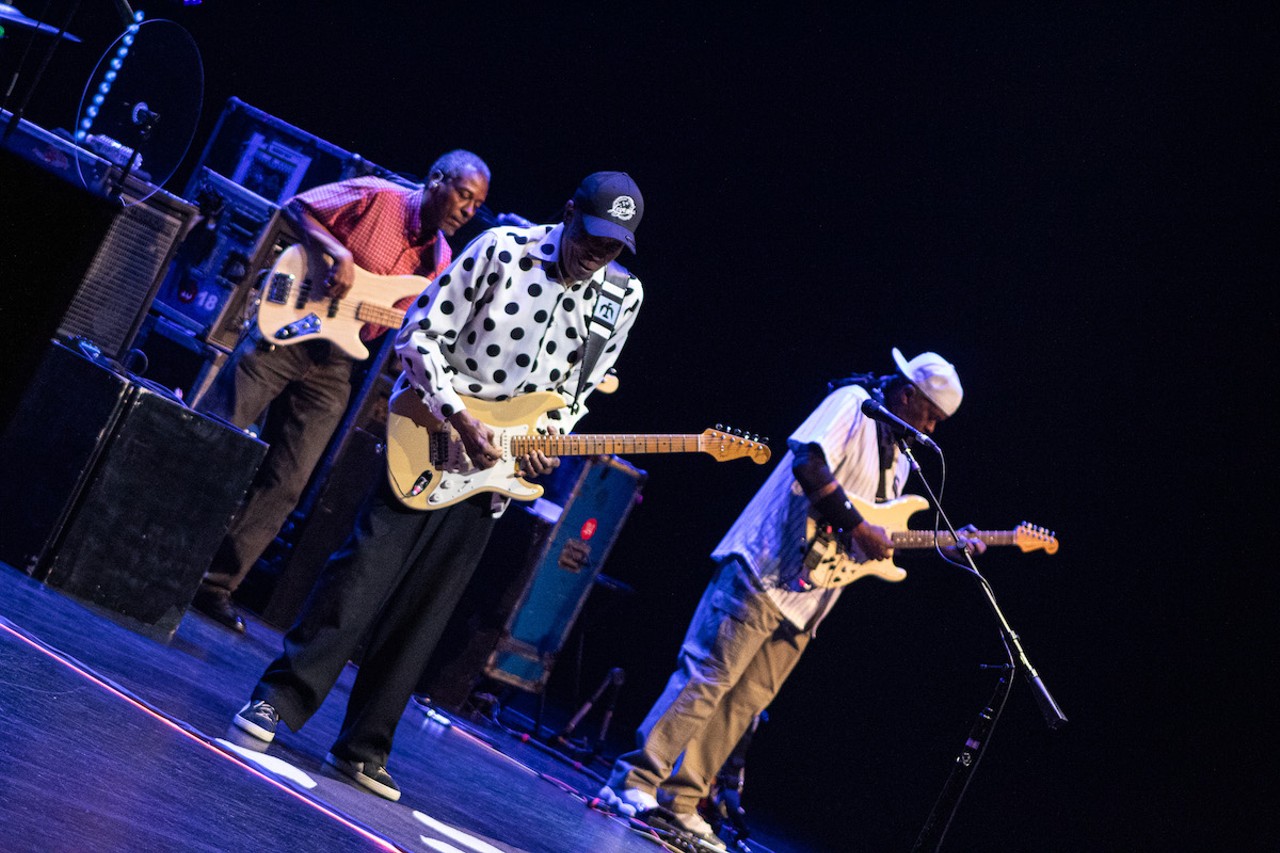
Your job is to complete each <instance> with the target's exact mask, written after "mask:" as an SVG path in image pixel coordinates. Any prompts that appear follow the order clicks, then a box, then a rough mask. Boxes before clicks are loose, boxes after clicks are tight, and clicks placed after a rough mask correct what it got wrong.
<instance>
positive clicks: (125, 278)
mask: <svg viewBox="0 0 1280 853" xmlns="http://www.w3.org/2000/svg"><path fill="white" fill-rule="evenodd" d="M146 192H147V190H145V189H142V188H138V187H131V188H129V189H126V190H125V193H124V199H125V202H126V205H127V206H126V207H124V209H122V210H121V211H120V213H119V214H118V215H117V216H116V218H115V221H114V222H113V223H112V224H111V227H110V228H109V229H108V230H107V235H106V237H105V238H104V239H103V241H102V244H101V245H100V246H99V247H98V251H97V254H96V255H94V258H93V262H92V263H91V264H90V265H89V271H88V272H87V273H85V277H84V281H82V282H81V283H80V287H79V289H78V290H77V291H76V294H75V296H74V297H72V299H71V304H70V305H69V306H68V307H67V313H66V314H65V315H64V316H63V318H62V322H61V324H59V326H58V334H59V335H60V336H62V337H73V336H77V335H79V336H82V337H86V338H89V339H90V340H92V341H93V342H94V343H95V344H97V346H98V348H99V349H100V350H102V352H103V353H104V354H106V355H107V356H109V357H111V358H119V357H120V356H121V355H123V354H124V353H125V352H126V351H127V350H128V349H129V347H130V346H131V345H132V343H133V339H134V336H135V335H137V333H138V327H139V326H141V325H142V321H143V319H144V318H145V317H146V315H147V308H148V307H149V306H150V305H151V300H152V299H153V298H154V297H155V293H156V289H157V288H158V287H159V286H160V282H161V279H162V278H163V276H164V273H165V270H166V269H167V268H168V266H169V261H170V260H171V259H172V258H173V254H174V251H175V250H176V249H177V246H178V241H179V240H181V239H182V236H183V234H184V232H185V231H186V229H187V226H188V224H189V223H190V222H191V219H192V217H194V216H195V212H196V209H195V207H193V206H192V205H190V204H188V203H187V202H185V201H183V200H182V199H180V198H177V197H176V196H172V195H169V194H168V193H166V192H164V191H163V190H157V191H155V192H151V193H150V195H147V196H146V197H145V200H141V201H139V198H140V196H141V195H142V194H145V193H146Z"/></svg>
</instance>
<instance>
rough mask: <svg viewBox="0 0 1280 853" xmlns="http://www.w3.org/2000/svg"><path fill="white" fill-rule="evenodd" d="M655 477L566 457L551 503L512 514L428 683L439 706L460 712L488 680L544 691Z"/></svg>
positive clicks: (602, 461) (613, 463) (547, 498)
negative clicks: (643, 491) (647, 483)
mask: <svg viewBox="0 0 1280 853" xmlns="http://www.w3.org/2000/svg"><path fill="white" fill-rule="evenodd" d="M646 476H647V475H646V474H645V472H644V471H641V470H639V469H637V468H634V467H632V466H631V465H629V464H627V463H626V462H625V461H623V460H621V459H618V458H617V457H607V456H599V457H587V458H576V459H570V458H566V459H564V460H562V464H561V466H560V468H559V469H558V470H557V471H556V474H555V476H554V477H553V478H552V482H551V483H550V484H549V485H548V488H547V491H546V494H545V495H544V497H542V498H539V499H538V500H536V501H534V502H533V503H532V504H518V505H514V506H512V507H511V508H510V509H508V511H507V513H506V516H505V517H504V518H503V519H502V521H500V522H499V524H498V527H497V529H496V530H495V531H494V536H493V539H492V541H491V542H490V544H489V547H488V548H487V549H486V550H485V554H484V557H483V558H482V559H481V563H480V565H479V567H478V568H477V569H476V574H475V576H474V577H473V579H472V581H471V583H470V584H469V585H468V587H467V591H466V593H464V595H463V599H462V602H461V603H460V604H459V606H458V609H457V611H455V613H454V616H453V617H452V618H451V619H450V622H449V625H448V626H447V627H446V629H445V634H444V636H443V637H442V638H441V641H440V644H439V645H438V647H437V649H436V652H435V654H434V655H433V656H432V660H431V662H430V663H429V664H428V666H427V670H426V672H425V673H424V676H423V678H422V681H421V683H420V685H419V686H420V688H421V689H422V690H423V692H426V693H427V694H428V695H430V696H431V699H432V701H433V702H435V703H437V704H439V705H441V706H443V707H446V708H453V709H457V708H459V707H461V705H462V704H463V703H464V702H465V701H466V699H467V697H468V695H469V694H470V692H471V689H472V687H473V686H474V685H475V683H476V682H477V681H479V680H480V679H481V678H483V677H486V676H487V677H489V678H492V679H494V680H495V681H499V682H502V683H504V684H508V685H511V686H513V687H517V688H519V689H521V690H524V691H527V692H530V693H541V692H542V691H543V690H544V688H545V687H546V684H547V680H548V679H549V678H550V677H551V672H552V669H553V668H554V666H555V663H556V658H557V656H558V655H559V653H560V650H561V649H562V648H563V646H564V641H565V639H566V637H567V636H568V634H569V631H570V630H571V629H572V628H573V624H574V622H575V621H576V620H577V618H578V614H579V613H580V612H581V610H582V606H583V605H584V604H585V603H586V600H587V596H588V595H589V594H590V592H591V589H592V587H593V585H594V584H595V583H596V579H597V577H598V576H599V574H600V570H601V569H602V568H603V566H604V563H605V559H606V558H607V557H608V555H609V551H610V549H611V548H612V547H613V544H614V542H616V541H617V538H618V534H619V533H621V531H622V526H623V524H624V523H625V522H626V519H627V516H628V515H629V514H630V512H631V508H632V507H633V506H634V505H635V504H636V503H637V502H638V501H639V499H640V491H641V489H642V488H643V486H644V481H645V479H646ZM513 569H514V570H513Z"/></svg>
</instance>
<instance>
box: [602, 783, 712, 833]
mask: <svg viewBox="0 0 1280 853" xmlns="http://www.w3.org/2000/svg"><path fill="white" fill-rule="evenodd" d="M596 796H598V797H599V798H600V800H601V801H602V802H603V803H604V804H605V805H606V806H608V807H609V808H610V809H612V810H613V811H615V812H617V813H618V814H620V815H622V816H623V817H635V816H636V815H638V814H643V813H645V812H648V811H653V810H654V809H656V808H657V807H658V801H657V799H655V798H654V796H653V794H646V793H645V792H644V791H641V790H638V789H636V788H623V789H622V790H621V791H619V792H617V793H614V790H613V789H612V788H610V787H609V786H608V785H605V786H604V787H603V788H601V789H600V793H599V794H597V795H596ZM707 828H708V829H710V827H707Z"/></svg>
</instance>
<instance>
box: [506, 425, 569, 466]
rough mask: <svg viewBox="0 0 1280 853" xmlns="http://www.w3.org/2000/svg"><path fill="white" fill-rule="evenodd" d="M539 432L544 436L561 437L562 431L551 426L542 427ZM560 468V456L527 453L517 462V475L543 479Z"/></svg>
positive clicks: (539, 452) (540, 452)
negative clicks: (544, 475)
mask: <svg viewBox="0 0 1280 853" xmlns="http://www.w3.org/2000/svg"><path fill="white" fill-rule="evenodd" d="M538 432H539V433H542V434H543V435H559V434H560V429H559V428H558V427H554V426H549V427H546V428H545V429H543V428H541V427H540V428H539V429H538ZM559 467H560V457H559V456H548V455H547V454H545V453H543V452H542V451H541V450H535V451H534V452H532V453H527V454H525V455H524V456H521V457H520V458H519V459H517V460H516V473H517V474H519V475H520V476H521V477H541V476H542V475H543V474H550V473H551V472H552V471H554V470H556V469H557V468H559Z"/></svg>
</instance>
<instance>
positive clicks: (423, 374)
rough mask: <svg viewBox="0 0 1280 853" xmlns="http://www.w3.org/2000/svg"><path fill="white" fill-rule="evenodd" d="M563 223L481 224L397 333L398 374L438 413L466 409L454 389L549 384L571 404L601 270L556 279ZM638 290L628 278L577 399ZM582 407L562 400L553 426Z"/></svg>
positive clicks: (483, 393)
mask: <svg viewBox="0 0 1280 853" xmlns="http://www.w3.org/2000/svg"><path fill="white" fill-rule="evenodd" d="M563 233H564V226H563V225H555V226H551V225H537V226H534V227H531V228H511V227H500V228H491V229H489V230H488V231H484V232H483V233H481V234H480V235H479V236H478V237H476V238H475V239H474V240H473V241H471V243H470V245H468V246H467V247H466V248H465V249H464V250H463V251H462V252H461V253H460V254H459V255H458V256H457V257H456V258H454V260H453V263H452V264H451V265H450V266H449V267H448V268H447V269H446V270H445V271H444V272H442V273H441V274H440V275H439V276H438V277H437V278H436V279H435V280H434V281H433V282H432V283H431V285H430V286H429V287H428V288H427V289H426V290H425V291H423V293H422V296H420V297H419V298H418V300H417V301H416V302H415V303H414V305H413V306H412V307H411V308H410V309H409V311H408V313H407V315H406V316H405V321H404V326H403V327H402V328H401V330H400V334H399V335H398V336H397V338H396V354H397V356H398V357H399V358H400V364H401V367H402V369H403V371H404V372H403V373H402V374H401V376H400V379H399V380H398V381H397V383H396V390H397V391H398V390H400V389H401V388H403V387H405V385H411V386H412V387H413V388H414V389H415V390H416V391H417V393H418V396H419V397H421V398H422V400H423V401H424V402H425V403H426V404H427V406H428V407H429V408H430V409H431V413H432V415H434V416H435V417H437V418H441V419H443V418H446V417H448V416H449V415H451V414H453V413H454V412H456V411H458V410H459V409H461V408H464V407H465V402H464V400H463V399H462V396H463V395H465V396H469V397H476V398H479V399H482V400H506V399H509V398H511V397H515V396H518V395H520V394H527V393H530V392H532V391H555V392H557V393H559V394H560V395H561V396H563V397H564V398H565V401H566V403H569V402H572V400H573V396H574V394H575V393H576V392H577V390H578V373H579V370H580V368H579V365H580V364H581V362H582V358H583V355H584V353H585V349H586V341H587V333H588V329H587V323H588V320H589V319H590V317H591V314H592V312H593V311H594V309H595V303H596V300H597V299H598V298H599V294H600V285H601V283H602V282H603V281H604V272H605V271H604V270H603V269H601V270H598V271H597V272H596V273H595V275H593V276H592V277H591V278H590V279H588V280H587V281H585V282H579V283H576V284H572V285H570V286H568V287H566V286H564V285H562V284H561V283H560V282H559V281H558V280H557V277H556V269H557V267H556V261H557V260H558V258H559V256H560V238H561V235H562V234H563ZM643 299H644V291H643V290H642V288H641V286H640V281H639V279H637V278H634V277H632V278H631V279H630V281H629V282H628V284H627V288H626V295H625V297H624V298H623V302H622V314H621V318H620V319H619V320H618V321H617V323H616V325H615V328H614V331H613V334H612V336H611V337H610V339H609V342H608V343H607V344H606V345H605V348H604V350H603V351H602V352H601V353H600V358H599V360H598V361H597V362H596V364H595V367H594V368H593V370H592V372H591V376H590V377H588V382H587V384H586V385H585V386H584V389H583V392H582V397H581V398H580V399H579V403H580V404H581V403H582V401H584V400H585V399H586V397H587V394H588V392H589V391H590V390H591V389H592V388H594V387H595V386H596V385H597V384H598V383H599V381H600V379H601V378H602V377H603V376H604V375H605V373H606V372H607V371H608V370H609V368H610V367H612V366H613V364H614V362H615V361H616V360H617V357H618V354H619V352H621V350H622V347H623V345H624V344H625V343H626V341H627V335H628V334H629V333H630V331H631V326H632V324H633V323H634V322H635V318H636V314H637V313H638V311H639V308H640V303H641V302H642V301H643ZM585 412H586V407H585V406H584V405H580V406H579V408H578V409H577V411H576V413H575V412H570V410H569V408H568V407H567V406H566V408H564V409H560V410H558V412H553V413H551V417H552V418H555V417H556V415H557V414H558V415H559V418H558V424H557V425H558V426H559V428H560V429H561V430H562V431H564V432H568V431H570V430H571V429H572V428H573V425H574V424H575V423H576V422H577V420H578V419H579V418H581V417H582V415H583V414H585Z"/></svg>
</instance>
